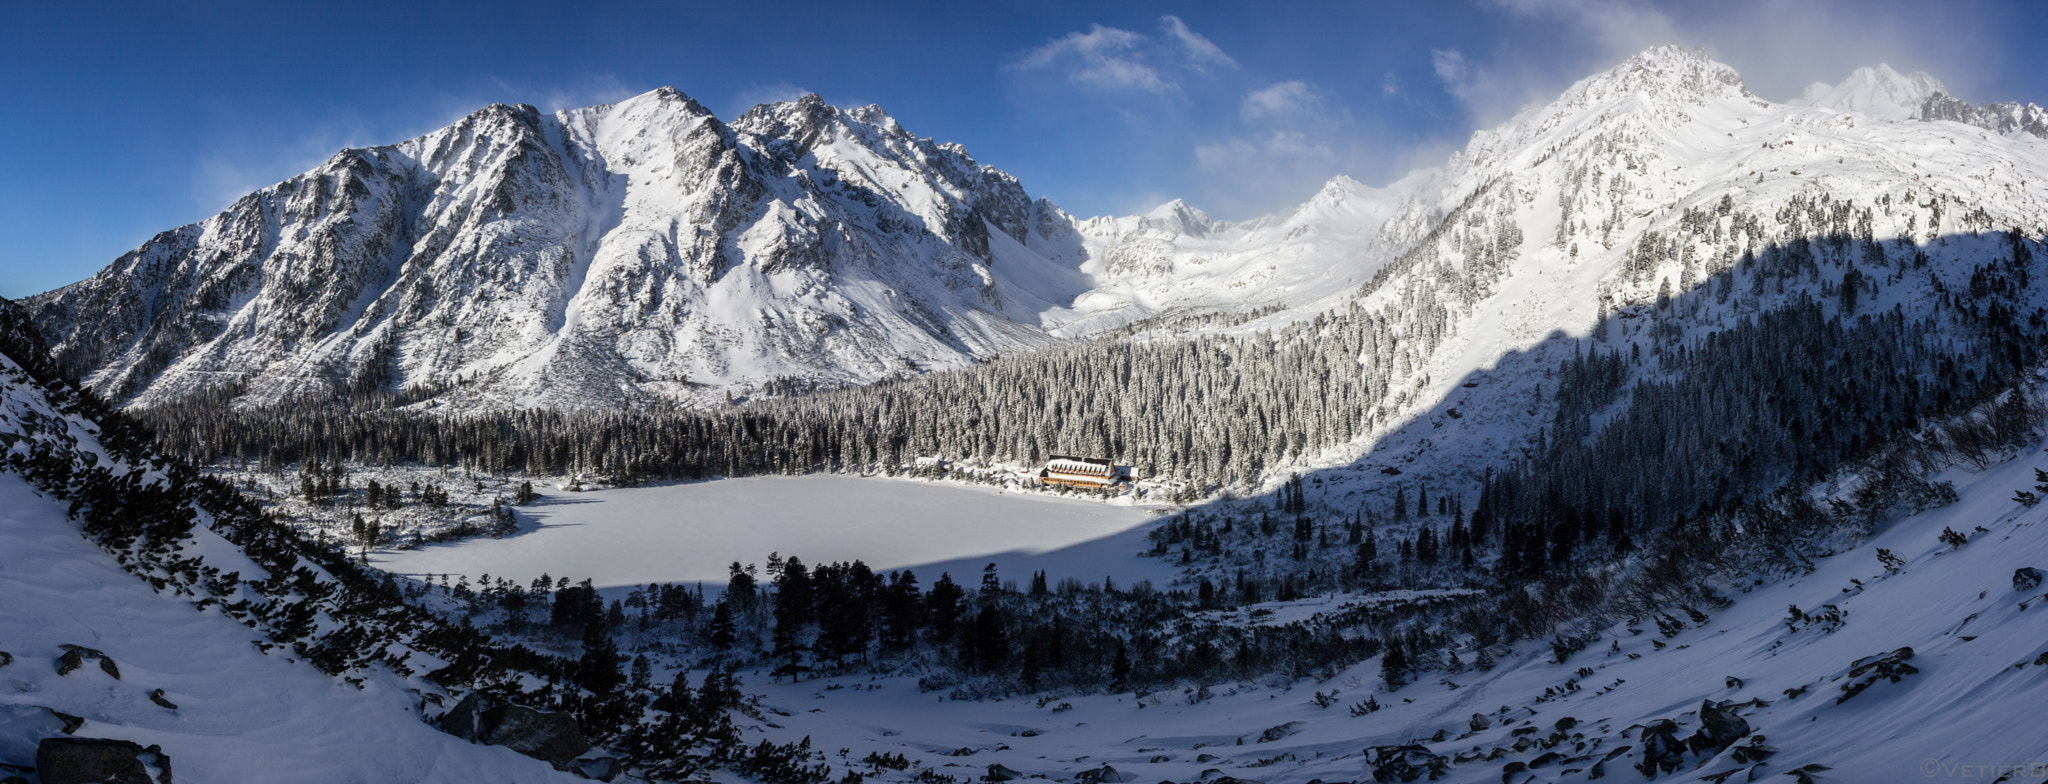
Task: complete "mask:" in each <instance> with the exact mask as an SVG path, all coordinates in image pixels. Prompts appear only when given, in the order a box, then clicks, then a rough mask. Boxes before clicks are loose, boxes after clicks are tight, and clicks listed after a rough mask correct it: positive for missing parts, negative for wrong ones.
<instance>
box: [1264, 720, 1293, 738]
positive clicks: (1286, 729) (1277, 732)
mask: <svg viewBox="0 0 2048 784" xmlns="http://www.w3.org/2000/svg"><path fill="white" fill-rule="evenodd" d="M1299 724H1301V722H1298V721H1290V722H1287V723H1286V724H1282V725H1280V726H1278V727H1267V728H1266V731H1265V732H1261V733H1259V742H1260V743H1272V742H1273V741H1276V740H1280V739H1281V738H1285V737H1287V736H1289V735H1293V734H1294V733H1295V732H1297V730H1295V726H1297V725H1299Z"/></svg>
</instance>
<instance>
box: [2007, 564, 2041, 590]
mask: <svg viewBox="0 0 2048 784" xmlns="http://www.w3.org/2000/svg"><path fill="white" fill-rule="evenodd" d="M2043 577H2048V572H2043V571H2041V570H2039V569H2036V568H2034V567H2031V566H2022V567H2020V568H2019V569H2018V570H2016V571H2014V572H2013V573H2012V589H2013V590H2015V591H2019V592H2021V593H2026V592H2028V591H2032V590H2034V589H2035V588H2039V587H2041V578H2043Z"/></svg>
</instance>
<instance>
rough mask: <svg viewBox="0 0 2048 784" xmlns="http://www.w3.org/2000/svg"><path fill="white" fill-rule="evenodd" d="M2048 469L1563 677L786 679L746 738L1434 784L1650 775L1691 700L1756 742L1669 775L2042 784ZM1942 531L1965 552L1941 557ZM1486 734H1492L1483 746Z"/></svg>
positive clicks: (1546, 661)
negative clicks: (1080, 687) (1394, 763)
mask: <svg viewBox="0 0 2048 784" xmlns="http://www.w3.org/2000/svg"><path fill="white" fill-rule="evenodd" d="M2044 466H2048V459H2044V458H2043V455H2042V453H2041V452H2040V451H2039V450H2038V448H2036V449H2033V450H2030V451H2028V452H2026V453H2024V454H2022V455H2021V457H2020V458H2019V459H2017V460H2014V461H2011V462H2009V463H2006V464H2004V465H2002V466H1997V467H1994V468H1993V469H1991V470H1990V471H1987V472H1984V473H1979V474H1972V473H1962V472H1952V473H1951V474H1950V475H1948V476H1947V477H1945V478H1948V479H1951V480H1953V481H1954V482H1955V483H1956V485H1957V486H1958V489H1959V491H1960V492H1961V496H1962V498H1961V501H1960V502H1959V503H1957V504H1954V505H1951V506H1948V507H1945V508H1942V509H1937V510H1933V511H1930V512H1927V513H1924V514H1920V515H1916V516H1913V517H1909V518H1906V519H1902V520H1898V521H1894V522H1892V523H1889V524H1888V525H1887V526H1886V527H1885V528H1884V529H1883V530H1882V531H1881V532H1880V533H1879V534H1878V535H1877V536H1875V537H1873V538H1872V539H1871V540H1870V541H1867V542H1865V543H1863V544H1861V545H1860V546H1857V547H1855V548H1853V549H1850V550H1847V551H1844V552H1841V553H1839V554H1836V555H1834V556H1831V557H1828V558H1825V559H1822V560H1821V561H1820V562H1819V564H1818V569H1817V570H1816V571H1814V572H1813V573H1811V574H1807V575H1804V576H1800V577H1796V578H1792V579H1786V580H1783V581H1779V582H1772V583H1767V584H1763V585H1757V586H1751V587H1750V588H1749V590H1748V591H1747V592H1742V591H1741V589H1735V590H1734V592H1732V593H1731V595H1732V596H1733V598H1734V600H1735V601H1734V604H1733V605H1732V606H1730V607H1727V608H1725V609H1721V610H1716V611H1713V612H1712V613H1711V614H1710V617H1709V618H1708V619H1707V620H1706V621H1705V622H1704V623H1697V624H1695V623H1692V622H1690V621H1688V622H1686V623H1685V624H1684V625H1685V626H1687V627H1689V628H1685V629H1684V630H1683V631H1678V632H1677V633H1676V634H1675V635H1674V636H1671V637H1666V636H1664V635H1663V634H1661V633H1660V632H1659V630H1658V628H1657V625H1656V624H1655V623H1652V622H1648V621H1645V622H1644V623H1643V624H1641V625H1640V626H1639V627H1638V628H1639V629H1640V631H1639V632H1636V631H1632V630H1630V629H1628V628H1621V627H1617V628H1609V629H1604V630H1602V631H1601V637H1600V639H1598V640H1596V641H1594V642H1593V643H1592V644H1591V645H1590V646H1588V647H1587V648H1586V649H1585V650H1583V651H1580V652H1578V653H1576V654H1574V655H1572V656H1571V657H1570V658H1569V659H1568V660H1567V661H1566V662H1565V663H1563V664H1555V663H1552V662H1551V660H1550V659H1551V655H1552V654H1551V650H1550V647H1549V646H1548V645H1546V644H1543V643H1540V642H1537V643H1524V644H1522V645H1521V646H1519V647H1517V648H1516V653H1515V655H1514V656H1512V657H1508V658H1506V659H1503V660H1502V661H1501V662H1500V664H1499V666H1497V667H1496V668H1495V669H1493V670H1492V671H1491V672H1485V673H1482V672H1478V671H1476V670H1467V671H1466V672H1464V673H1462V674H1459V675H1452V676H1449V677H1448V678H1443V677H1442V676H1441V675H1440V674H1439V675H1434V676H1430V677H1429V678H1428V679H1426V680H1424V681H1423V682H1419V683H1414V684H1411V685H1408V686H1407V687H1405V688H1402V689H1400V690H1399V691H1396V692H1392V693H1387V692H1386V691H1385V690H1384V687H1383V686H1381V685H1380V684H1379V681H1378V673H1379V663H1378V661H1377V660H1376V659H1375V660H1372V661H1368V662H1365V663H1363V664H1361V665H1359V666H1357V667H1355V668H1353V669H1351V670H1349V671H1347V672H1345V673H1342V674H1340V675H1338V676H1337V677H1335V678H1332V679H1330V680H1329V681H1328V682H1322V683H1318V682H1299V683H1293V684H1285V683H1274V684H1249V685H1248V684H1239V685H1235V686H1215V687H1212V688H1211V692H1212V694H1213V696H1212V697H1211V698H1210V699H1207V700H1205V701H1201V702H1199V703H1197V704H1191V698H1193V697H1194V696H1195V695H1193V694H1191V693H1189V692H1187V691H1171V692H1161V693H1155V694H1152V695H1149V696H1146V697H1144V698H1137V697H1133V696H1132V695H1128V694H1126V695H1121V696H1104V695H1100V694H1096V695H1077V694H1049V695H1042V697H1043V698H1042V699H1017V700H1007V701H992V702H973V701H955V700H951V699H947V698H945V696H944V695H945V693H946V692H945V691H943V690H942V691H938V692H931V693H921V692H920V691H919V690H918V689H917V686H916V683H915V679H914V678H879V679H877V678H869V677H853V678H837V679H822V680H814V681H805V682H802V683H788V682H786V681H785V682H775V681H772V680H771V679H769V678H767V677H766V676H765V674H759V673H756V674H752V675H749V676H747V686H746V688H747V690H748V691H763V692H765V693H766V694H767V699H766V702H765V705H766V706H767V707H769V708H770V709H771V710H772V713H770V714H768V716H769V718H770V719H772V720H773V722H772V723H773V724H776V725H781V726H779V727H776V726H764V727H761V728H760V729H761V730H763V731H765V732H766V734H767V735H768V736H769V737H771V738H774V739H777V740H797V739H799V738H803V737H806V736H808V737H810V738H811V739H812V741H813V745H814V746H815V747H816V748H819V749H822V750H825V751H827V752H828V753H832V754H834V756H837V750H839V749H847V750H849V751H848V758H849V759H850V760H852V761H858V760H860V759H862V758H863V757H865V756H866V755H868V754H869V753H871V752H881V753H901V754H903V755H905V756H906V757H908V758H910V759H912V760H916V761H918V764H920V765H923V766H928V767H931V768H934V769H936V770H937V771H939V772H941V773H945V774H949V775H952V776H955V777H957V778H958V780H960V781H969V780H975V779H978V778H979V777H980V776H982V775H983V774H984V773H985V772H986V771H987V770H988V766H989V765H991V764H1000V765H1003V766H1005V767H1008V768H1011V769H1014V770H1016V771H1019V772H1021V773H1023V774H1025V775H1026V776H1034V777H1035V776H1043V777H1046V778H1050V779H1056V780H1073V778H1074V776H1075V775H1076V774H1078V773H1080V772H1082V771H1087V770H1091V769H1096V768H1099V767H1100V766H1102V765H1104V764H1108V765H1110V766H1113V767H1114V768H1116V770H1117V771H1118V772H1119V773H1120V774H1122V776H1123V777H1125V779H1126V780H1129V781H1144V782H1153V781H1162V780H1169V781H1179V782H1187V781H1197V780H1204V779H1209V780H1214V779H1215V778H1217V777H1219V776H1233V777H1238V778H1241V779H1251V780H1257V781H1265V782H1273V783H1275V784H1277V782H1305V781H1309V780H1312V779H1318V778H1320V779H1323V780H1328V781H1355V780H1365V781H1370V780H1372V776H1371V771H1370V770H1369V769H1368V766H1367V764H1366V759H1365V757H1366V755H1365V750H1366V749H1367V748H1368V747H1373V746H1381V745H1393V744H1406V743H1411V742H1416V743H1421V744H1423V745H1425V746H1427V747H1428V748H1429V749H1430V750H1431V751H1432V752H1434V753H1435V754H1439V755H1442V756H1443V757H1445V758H1447V759H1448V760H1459V759H1463V760H1465V761H1462V762H1452V764H1450V766H1449V768H1448V770H1447V771H1446V776H1445V778H1444V780H1446V781H1470V782H1488V784H1491V782H1495V781H1507V782H1510V783H1511V784H1520V783H1521V782H1528V781H1536V782H1551V781H1586V780H1591V779H1593V778H1596V777H1599V778H1607V779H1610V780H1620V781H1641V780H1644V776H1643V774H1642V773H1639V772H1637V771H1636V770H1634V769H1632V766H1634V765H1635V764H1637V763H1638V762H1640V761H1641V754H1642V750H1643V748H1644V746H1645V739H1644V731H1643V726H1644V725H1649V724H1652V723H1653V722H1656V721H1657V720H1659V719H1672V720H1675V721H1676V722H1677V724H1678V728H1677V733H1676V738H1678V739H1679V740H1681V741H1682V740H1684V739H1685V738H1686V737H1687V736H1689V735H1691V734H1692V733H1693V732H1695V731H1696V730H1698V729H1699V728H1700V725H1701V720H1700V714H1699V712H1700V708H1701V703H1702V701H1703V700H1713V701H1715V702H1716V703H1720V702H1722V701H1729V702H1734V703H1737V704H1736V705H1734V706H1731V707H1732V710H1733V711H1734V712H1735V713H1737V714H1739V715H1740V716H1741V717H1742V719H1743V720H1744V721H1746V722H1747V723H1748V724H1749V726H1750V729H1751V730H1752V732H1753V733H1754V735H1755V736H1761V740H1757V739H1754V737H1752V738H1745V739H1744V740H1742V741H1740V742H1738V743H1737V744H1736V746H1735V747H1734V748H1731V749H1727V750H1724V751H1720V752H1718V753H1714V752H1709V753H1706V754H1689V755H1686V756H1685V757H1684V759H1683V764H1682V766H1681V767H1680V769H1679V770H1678V771H1676V772H1673V773H1670V774H1664V775H1660V776H1658V777H1657V778H1659V779H1660V780H1673V781H1694V780H1700V779H1702V778H1703V777H1712V776H1714V775H1716V774H1723V773H1729V774H1731V775H1729V776H1727V777H1726V778H1724V779H1719V780H1725V781H1736V782H1741V781H1761V780H1765V779H1776V780H1782V781H1792V780H1795V779H1797V778H1798V777H1799V774H1797V773H1794V772H1795V771H1799V770H1801V769H1803V772H1804V773H1805V775H1807V776H1811V777H1813V779H1814V780H1818V781H1823V782H1826V781H1847V782H1905V781H1954V780H1975V781H1987V782H1988V781H1993V780H1998V779H1999V777H2000V776H2001V775H2003V776H2005V778H2004V779H2003V780H2005V781H2008V782H2025V781H2041V780H2044V778H2048V722H2044V721H2042V720H2041V717H2040V708H2041V706H2042V705H2044V704H2048V660H2042V659H2041V657H2043V655H2044V651H2048V598H2044V597H2043V593H2044V591H2048V585H2044V586H2037V587H2034V588H2032V589H2029V590H2027V591H2019V590H2016V589H2015V587H2014V584H2013V573H2014V571H2015V570H2016V569H2019V568H2021V567H2027V566H2033V567H2040V568H2048V505H2043V506H2040V507H2036V508H2032V509H2027V508H2022V507H2020V506H2019V505H2018V504H2016V503H2014V502H2013V501H2012V500H2011V496H2012V493H2013V491H2014V490H2015V489H2023V488H2027V487H2030V486H2031V485H2032V484H2033V481H2034V476H2033V474H2032V470H2033V469H2034V468H2036V467H2044ZM1979 526H1982V528H1983V529H1984V530H1982V531H1981V532H1980V531H1977V530H1976V529H1977V528H1978V527H1979ZM1944 528H1953V529H1955V530H1957V531H1959V532H1963V533H1966V534H1970V539H1969V542H1968V543H1967V544H1965V545H1963V546H1962V547H1961V548H1951V547H1950V546H1948V545H1945V544H1942V543H1940V542H1939V541H1938V539H1937V537H1938V536H1939V535H1940V533H1941V532H1942V531H1943V529H1944ZM1879 548H1885V549H1889V550H1891V551H1893V552H1894V553H1896V554H1897V555H1899V556H1900V557H1902V558H1904V559H1905V561H1906V565H1905V567H1904V569H1903V570H1901V571H1900V572H1898V573H1896V574H1888V573H1887V572H1886V570H1885V569H1884V568H1883V567H1882V566H1881V565H1880V563H1879V561H1878V558H1877V555H1876V553H1877V551H1878V550H1879ZM1859 581H1860V587H1859ZM1313 601H1314V600H1311V601H1310V602H1296V603H1292V604H1293V605H1295V609H1294V610H1293V612H1291V613H1285V612H1283V613H1282V614H1281V615H1289V614H1294V615H1298V614H1300V612H1301V610H1302V609H1305V608H1306V606H1307V605H1310V604H1313ZM1823 605H1834V606H1836V607H1837V608H1839V609H1840V610H1841V611H1842V612H1843V613H1844V615H1843V618H1844V622H1843V623H1842V624H1841V625H1840V626H1839V628H1837V629H1835V630H1832V631H1828V630H1825V629H1824V628H1823V624H1813V625H1809V626H1807V627H1805V628H1802V629H1801V630H1799V631H1792V630H1790V628H1789V627H1788V625H1787V623H1786V622H1785V621H1786V618H1787V615H1788V611H1787V608H1788V607H1790V606H1797V607H1799V608H1801V609H1802V610H1803V611H1805V612H1807V613H1814V612H1820V611H1822V608H1823ZM1616 642H1618V643H1619V651H1620V652H1618V653H1615V652H1611V651H1610V646H1611V645H1612V644H1614V643H1616ZM1902 647H1910V648H1912V649H1913V652H1914V655H1913V657H1912V658H1911V659H1910V660H1908V661H1907V662H1906V663H1907V664H1909V665H1911V667H1912V668H1915V669H1917V672H1916V673H1913V674H1907V675H1904V676H1903V678H1902V679H1901V680H1899V681H1897V682H1891V681H1888V680H1883V679H1879V680H1878V681H1877V682H1875V683H1874V684H1872V685H1870V686H1869V688H1868V689H1867V690H1865V691H1863V692H1862V693H1860V694H1857V695H1855V696H1854V697H1852V698H1850V699H1848V700H1846V701H1841V702H1839V703H1838V699H1839V698H1841V697H1843V696H1844V695H1845V691H1844V689H1843V687H1844V685H1845V684H1847V683H1849V682H1851V681H1853V680H1856V678H1853V677H1850V675H1849V673H1850V670H1851V669H1852V662H1855V661H1857V660H1859V659H1864V658H1866V657H1876V656H1878V655H1880V654H1886V653H1890V652H1892V651H1895V650H1897V649H1899V648H1902ZM2037 662H2038V663H2037ZM1581 668H1587V669H1590V670H1592V672H1591V673H1590V674H1583V675H1582V674H1581ZM1859 674H1862V675H1866V676H1867V675H1868V673H1859ZM1731 677H1732V678H1735V679H1740V685H1739V686H1738V685H1735V684H1736V681H1734V680H1730V679H1731ZM1568 682H1569V683H1570V685H1569V686H1568V685H1567V684H1568ZM1318 691H1322V692H1332V691H1334V692H1336V699H1335V702H1334V703H1333V704H1332V705H1330V706H1329V707H1317V706H1316V705H1315V704H1314V703H1313V702H1312V696H1313V695H1314V694H1315V693H1316V692H1318ZM1788 691H1789V692H1790V694H1788ZM1794 695H1796V696H1794ZM1368 697H1372V698H1374V699H1376V700H1377V701H1378V703H1380V704H1381V705H1383V706H1384V707H1383V709H1381V710H1378V711H1376V712H1373V713H1370V714H1368V715H1365V716H1357V717H1355V716H1353V715H1351V712H1350V711H1349V710H1347V706H1349V705H1352V704H1355V703H1357V702H1360V701H1363V700H1365V699H1367V698H1368ZM1474 714H1483V715H1484V719H1485V720H1484V722H1475V721H1474V718H1473V717H1474ZM1566 719H1570V721H1565V720H1566ZM1561 722H1562V723H1561ZM1478 723H1486V724H1490V726H1489V727H1488V728H1486V729H1483V730H1478V731H1474V730H1473V727H1474V726H1476V724H1478ZM1560 727H1564V729H1563V730H1560V729H1559V728H1560ZM1438 733H1442V734H1441V735H1438ZM1431 738H1440V739H1439V740H1430V739H1431ZM1757 746H1762V747H1766V748H1771V749H1776V750H1777V754H1776V755H1774V756H1771V757H1769V758H1768V759H1766V760H1764V761H1762V762H1761V763H1759V762H1757V761H1756V760H1755V759H1754V755H1752V754H1750V753H1749V752H1748V751H1747V749H1750V748H1754V747H1757ZM1737 751H1741V752H1742V755H1741V756H1742V761H1738V759H1737V753H1736V752H1737ZM954 755H957V756H954ZM1603 761H1604V762H1603ZM835 762H840V761H839V760H835ZM1596 763H1600V764H1598V765H1597V766H1596ZM1810 765H1820V766H1825V768H1826V769H1821V768H1809V767H1807V766H1810ZM915 769H916V768H915V767H913V768H912V770H913V771H914V770H915ZM1788 773H1792V774H1793V777H1792V778H1786V777H1784V775H1783V774H1788ZM888 775H889V776H893V777H904V774H893V773H892V774H888ZM1709 780H1714V779H1711V778H1709Z"/></svg>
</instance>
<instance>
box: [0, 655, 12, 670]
mask: <svg viewBox="0 0 2048 784" xmlns="http://www.w3.org/2000/svg"><path fill="white" fill-rule="evenodd" d="M13 663H14V654H11V653H8V652H6V651H0V667H5V666H7V665H9V664H13Z"/></svg>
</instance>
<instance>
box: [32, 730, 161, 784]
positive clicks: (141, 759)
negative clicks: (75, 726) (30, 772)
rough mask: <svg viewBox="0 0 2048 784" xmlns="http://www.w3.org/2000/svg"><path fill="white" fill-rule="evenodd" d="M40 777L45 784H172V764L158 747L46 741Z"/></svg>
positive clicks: (93, 740)
mask: <svg viewBox="0 0 2048 784" xmlns="http://www.w3.org/2000/svg"><path fill="white" fill-rule="evenodd" d="M152 768H154V769H155V771H154V772H152V770H151V769H152ZM36 776H38V777H40V778H41V779H42V780H43V784H170V781H171V762H170V758H168V757H165V756H164V754H163V752H162V750H160V749H158V748H157V747H155V746H151V747H149V748H147V749H145V748H143V747H141V746H140V745H137V744H135V743H132V742H129V741H125V740H109V739H106V738H63V737H55V738H44V739H43V740H42V742H41V743H40V744H38V745H37V746H36Z"/></svg>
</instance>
